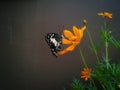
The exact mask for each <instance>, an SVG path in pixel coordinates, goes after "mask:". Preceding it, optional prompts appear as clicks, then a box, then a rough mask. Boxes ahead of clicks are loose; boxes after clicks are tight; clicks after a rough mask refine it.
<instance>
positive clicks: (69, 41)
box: [58, 26, 86, 55]
mask: <svg viewBox="0 0 120 90" xmlns="http://www.w3.org/2000/svg"><path fill="white" fill-rule="evenodd" d="M85 29H86V26H83V27H82V28H81V29H78V28H77V27H76V26H73V33H72V32H70V31H69V30H64V32H63V34H64V36H65V38H62V44H66V45H69V46H68V47H67V48H65V49H64V50H62V51H60V52H58V54H59V55H62V54H65V53H67V52H69V51H73V50H74V48H75V47H76V45H78V44H79V43H80V41H81V39H82V38H83V33H84V30H85Z"/></svg>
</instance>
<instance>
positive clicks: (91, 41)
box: [86, 29, 99, 62]
mask: <svg viewBox="0 0 120 90" xmlns="http://www.w3.org/2000/svg"><path fill="white" fill-rule="evenodd" d="M86 31H87V34H88V37H89V39H90V43H91V45H92V47H94V46H95V45H94V43H93V40H92V37H91V35H90V32H89V30H88V29H86ZM93 51H94V53H95V55H96V58H97V60H98V62H99V58H98V53H97V50H96V49H95V50H93Z"/></svg>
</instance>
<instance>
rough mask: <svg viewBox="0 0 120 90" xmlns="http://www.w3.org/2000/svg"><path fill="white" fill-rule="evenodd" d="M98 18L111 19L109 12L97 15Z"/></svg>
mask: <svg viewBox="0 0 120 90" xmlns="http://www.w3.org/2000/svg"><path fill="white" fill-rule="evenodd" d="M98 16H102V17H103V18H110V19H111V18H112V13H109V12H103V13H98Z"/></svg>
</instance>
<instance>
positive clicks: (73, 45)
mask: <svg viewBox="0 0 120 90" xmlns="http://www.w3.org/2000/svg"><path fill="white" fill-rule="evenodd" d="M75 46H76V44H72V45H70V46H68V47H67V48H66V50H67V51H73V50H74V48H75Z"/></svg>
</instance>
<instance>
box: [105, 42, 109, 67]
mask: <svg viewBox="0 0 120 90" xmlns="http://www.w3.org/2000/svg"><path fill="white" fill-rule="evenodd" d="M105 52H106V64H107V68H108V65H109V61H108V41H107V40H106V41H105Z"/></svg>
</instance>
